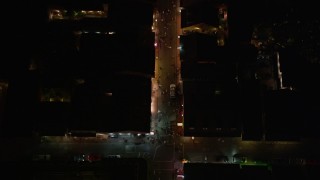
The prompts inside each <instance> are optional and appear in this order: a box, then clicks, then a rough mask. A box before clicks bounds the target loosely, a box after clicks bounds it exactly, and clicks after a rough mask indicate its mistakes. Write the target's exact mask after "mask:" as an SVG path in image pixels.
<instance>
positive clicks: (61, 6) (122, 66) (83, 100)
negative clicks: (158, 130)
mask: <svg viewBox="0 0 320 180" xmlns="http://www.w3.org/2000/svg"><path fill="white" fill-rule="evenodd" d="M126 7H127V8H126ZM128 7H130V8H128ZM134 9H139V11H138V13H135V12H134ZM153 9H154V7H153V2H152V1H136V2H132V1H121V2H119V1H107V0H105V1H104V0H103V1H101V0H96V1H81V2H79V1H72V0H69V1H59V0H57V1H55V0H52V1H48V2H46V3H42V4H39V5H38V6H34V7H33V8H32V13H33V14H35V15H37V17H38V18H37V20H34V21H37V24H38V25H37V26H39V27H37V28H33V29H34V31H38V32H39V33H36V32H32V34H31V35H32V36H31V37H33V38H34V39H35V41H33V38H24V40H28V41H29V42H30V44H31V45H29V46H25V47H26V48H27V50H26V49H24V48H23V47H20V48H19V47H15V49H14V50H15V51H16V52H17V53H18V52H22V53H21V54H20V53H18V54H17V55H15V56H17V57H19V58H17V59H19V61H21V63H16V65H15V64H14V63H12V62H10V64H5V63H6V62H2V63H3V64H4V66H7V67H9V68H10V70H6V69H3V71H1V83H2V84H3V87H7V91H6V93H3V94H5V95H4V96H5V97H4V98H1V100H2V101H3V102H2V103H1V104H3V108H1V121H0V122H1V128H2V129H3V131H2V132H4V134H6V133H8V132H10V131H11V130H12V129H16V130H17V131H18V132H19V133H21V135H22V136H24V135H31V132H36V133H40V134H41V135H64V134H65V133H66V132H67V131H73V130H77V131H78V130H83V131H88V130H89V131H100V132H117V131H138V132H150V117H151V112H150V106H151V98H150V97H151V78H152V77H154V33H153V32H152V31H151V26H152V21H153ZM14 35H15V36H17V35H16V34H14ZM18 74H19V76H18ZM21 75H22V76H21ZM1 87H2V86H1ZM2 89H4V88H2ZM123 112H126V113H123ZM21 114H22V115H23V120H21V118H19V117H18V115H21ZM26 119H29V120H26ZM17 124H20V125H19V127H21V128H19V127H16V126H17ZM19 133H18V134H19ZM18 136H19V135H18Z"/></svg>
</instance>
